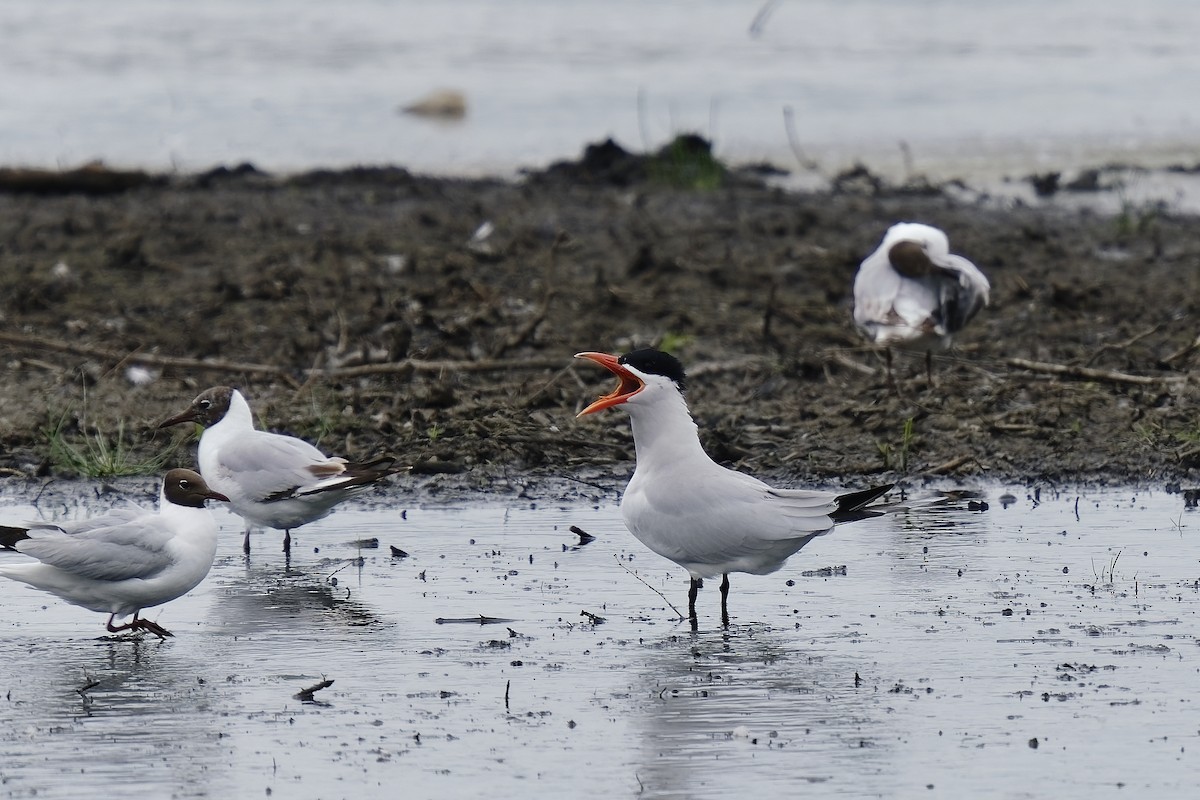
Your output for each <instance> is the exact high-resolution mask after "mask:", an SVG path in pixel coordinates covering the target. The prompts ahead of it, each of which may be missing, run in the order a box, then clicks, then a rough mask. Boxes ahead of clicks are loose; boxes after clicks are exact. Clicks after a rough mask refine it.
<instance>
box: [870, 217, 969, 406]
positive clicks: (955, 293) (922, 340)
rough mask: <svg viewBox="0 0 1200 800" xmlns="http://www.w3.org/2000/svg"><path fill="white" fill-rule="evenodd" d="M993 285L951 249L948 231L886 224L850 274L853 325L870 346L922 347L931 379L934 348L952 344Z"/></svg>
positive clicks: (902, 223) (915, 225)
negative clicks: (874, 245)
mask: <svg viewBox="0 0 1200 800" xmlns="http://www.w3.org/2000/svg"><path fill="white" fill-rule="evenodd" d="M990 290H991V285H990V284H989V283H988V279H987V278H986V277H984V275H983V273H982V272H980V271H979V269H978V268H977V267H976V266H975V265H974V264H972V263H971V262H970V261H968V260H967V259H965V258H963V257H962V256H957V255H954V254H952V253H951V252H950V241H949V240H948V239H947V238H946V234H945V233H943V232H942V231H940V230H938V229H937V228H934V227H932V226H930V225H924V224H921V223H919V222H901V223H898V224H896V225H893V226H892V227H890V228H888V231H887V233H886V234H885V235H884V237H883V242H882V243H881V244H880V245H879V247H878V248H876V250H875V252H873V253H871V255H869V256H867V257H866V259H865V260H864V261H863V262H862V264H861V265H860V266H859V268H858V274H857V275H856V276H855V277H854V323H855V324H856V325H857V326H858V327H859V329H860V330H861V331H862V332H863V333H864V334H865V335H866V336H867V338H869V339H870V340H871V341H872V342H873V343H874V344H876V345H879V346H882V347H884V348H887V350H886V353H887V359H888V374H889V376H890V374H891V356H892V351H891V348H893V347H900V348H903V349H907V350H917V351H921V350H924V351H925V368H926V372H927V373H928V377H929V379H930V382H931V383H932V380H933V365H932V358H933V357H932V351H933V350H934V349H938V350H944V349H946V348H947V347H949V346H950V342H951V339H952V338H953V336H954V334H955V333H957V332H958V331H960V330H962V329H963V327H964V326H965V325H966V324H967V323H968V322H969V321H970V320H971V318H972V317H973V316H975V314H976V313H978V311H979V309H981V308H983V307H984V306H986V305H987V303H988V293H989V291H990Z"/></svg>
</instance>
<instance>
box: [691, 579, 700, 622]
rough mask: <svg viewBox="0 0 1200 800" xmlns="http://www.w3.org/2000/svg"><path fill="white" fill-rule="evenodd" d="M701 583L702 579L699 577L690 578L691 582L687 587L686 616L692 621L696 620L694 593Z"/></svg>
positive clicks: (697, 590) (698, 589)
mask: <svg viewBox="0 0 1200 800" xmlns="http://www.w3.org/2000/svg"><path fill="white" fill-rule="evenodd" d="M703 585H704V581H702V580H700V579H699V578H692V584H691V586H689V587H688V617H689V618H690V619H691V620H692V622H695V621H696V594H697V593H698V592H699V591H700V587H701V586H703Z"/></svg>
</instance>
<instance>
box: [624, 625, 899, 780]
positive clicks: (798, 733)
mask: <svg viewBox="0 0 1200 800" xmlns="http://www.w3.org/2000/svg"><path fill="white" fill-rule="evenodd" d="M856 668H857V664H856V663H855V662H854V661H853V660H851V659H848V658H846V657H845V655H839V654H835V653H833V652H831V651H829V650H827V649H824V648H818V647H806V646H805V645H804V644H803V643H802V642H800V641H798V637H797V635H796V632H795V631H794V630H792V629H776V628H770V627H763V626H758V625H734V626H732V627H730V628H729V629H727V630H716V629H713V630H701V631H699V632H697V633H694V634H677V635H672V636H668V637H666V638H664V639H662V640H661V641H658V642H655V643H653V644H651V645H650V646H649V647H648V648H647V650H646V651H645V654H644V660H643V662H642V664H641V674H642V679H643V684H644V686H645V691H646V693H647V694H648V696H649V698H650V699H649V701H648V702H647V703H646V705H645V707H644V708H643V709H642V710H641V711H642V713H641V714H640V715H639V717H638V721H637V726H638V728H639V731H638V735H639V741H640V747H639V750H640V756H639V760H638V766H637V774H638V777H639V779H640V780H641V782H642V785H643V786H644V794H643V795H642V796H644V797H697V796H702V795H703V796H713V795H720V794H723V793H729V794H730V795H731V796H735V795H736V794H738V793H739V792H741V791H743V790H744V788H745V781H746V780H747V778H748V777H749V775H750V773H749V772H747V770H752V771H753V782H754V786H755V787H756V791H757V790H758V789H760V788H761V789H765V790H768V791H770V790H772V789H774V790H775V791H778V792H780V793H781V796H783V795H787V794H789V793H790V792H794V791H795V790H796V788H797V787H798V786H801V785H804V784H830V786H828V787H826V789H825V790H824V791H831V790H836V791H848V790H854V789H856V788H861V785H860V784H858V783H853V784H852V785H849V786H847V785H844V781H845V773H844V772H843V765H842V764H840V761H841V760H842V759H843V758H847V759H849V758H853V760H854V762H855V770H856V772H858V773H860V774H861V773H863V772H867V773H871V772H877V771H879V770H880V769H881V768H882V763H883V762H884V761H886V759H887V758H888V755H887V751H888V748H887V745H886V739H887V736H888V731H887V728H888V724H887V722H886V719H885V715H884V714H883V713H882V712H881V711H880V710H879V709H878V707H877V705H876V703H875V701H874V698H873V692H872V690H871V689H869V688H864V687H862V686H861V685H856V676H857V671H856ZM834 787H838V788H837V789H835V788H834Z"/></svg>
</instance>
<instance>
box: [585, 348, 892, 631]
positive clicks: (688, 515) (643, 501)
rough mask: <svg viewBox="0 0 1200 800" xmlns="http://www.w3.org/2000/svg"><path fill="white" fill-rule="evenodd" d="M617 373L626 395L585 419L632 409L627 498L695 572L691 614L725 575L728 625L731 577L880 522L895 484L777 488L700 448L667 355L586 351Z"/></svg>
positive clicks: (644, 538) (641, 530)
mask: <svg viewBox="0 0 1200 800" xmlns="http://www.w3.org/2000/svg"><path fill="white" fill-rule="evenodd" d="M575 357H576V358H585V359H588V360H589V361H594V362H595V363H597V364H599V365H600V366H602V367H604V368H605V369H607V370H609V371H610V372H612V373H613V374H614V375H616V376H617V379H618V383H617V387H616V389H614V390H613V391H612V392H610V393H609V394H606V395H604V396H603V397H601V398H600V399H598V400H596V401H595V402H594V403H592V404H591V405H589V406H588V407H587V408H585V409H583V411H581V412H579V416H581V417H582V416H583V415H585V414H593V413H595V412H597V411H601V410H603V409H606V408H614V407H617V406H619V407H621V408H622V409H624V410H625V411H628V412H629V419H630V423H631V425H632V427H633V443H634V449H635V451H636V455H637V466H636V467H635V469H634V471H633V477H632V478H631V479H630V481H629V486H627V487H626V489H625V493H624V495H622V497H621V517H622V518H623V519H624V521H625V526H626V527H627V528H629V531H630V532H631V533H632V534H633V535H634V536H635V537H637V538H638V540H640V541H641V542H642V544H644V545H646V546H647V547H649V548H650V549H651V550H653V551H654V552H655V553H658V554H659V555H661V556H664V557H665V558H669V559H670V560H671V561H674V562H675V563H676V564H678V565H679V566H681V567H683V568H684V569H686V570H687V571H688V574H689V575H690V576H691V585H690V587H689V591H688V613H689V616H690V617H691V619H692V621H693V622H694V621H695V619H696V592H697V590H698V589H699V588H700V586H701V581H702V579H704V578H711V577H715V576H717V575H720V576H721V619H722V621H723V622H724V623H726V624H728V622H729V606H728V599H729V573H731V572H748V573H751V574H753V575H766V574H768V573H771V572H774V571H775V570H777V569H779V568H780V567H782V566H783V564H784V562H785V561H787V559H788V558H789V557H790V556H792V555H793V554H794V553H795V552H796V551H797V550H799V549H800V548H802V547H804V545H806V544H808V543H809V542H810V541H811V540H812V539H813V538H814V537H816V536H820V535H821V534H824V533H828V532H829V531H830V530H832V529H833V526H834V524H835V523H837V522H844V521H850V520H851V519H861V518H863V517H866V516H873V515H874V514H873V513H872V512H871V511H863V508H864V506H866V505H867V504H868V503H871V502H872V501H874V500H875V499H877V498H879V497H881V496H882V495H884V494H885V493H886V492H887V491H888V490H889V489H891V488H892V484H888V485H886V486H877V487H874V488H871V489H865V490H863V491H858V492H851V493H848V494H837V493H834V492H824V491H813V490H808V489H776V488H774V487H772V486H768V485H767V484H765V483H763V482H762V481H760V480H758V479H757V478H754V477H751V476H749V475H746V474H744V473H741V472H737V471H735V470H732V469H728V468H727V467H723V466H721V465H720V464H717V463H716V462H715V461H713V460H712V459H711V458H709V457H708V454H707V453H705V452H704V448H703V447H702V446H701V444H700V437H699V434H698V433H697V429H696V423H695V422H694V421H693V420H692V416H691V414H690V413H689V412H688V407H687V403H686V402H685V401H684V397H683V392H684V388H685V386H686V378H685V376H684V372H683V366H682V365H681V364H680V363H679V361H678V360H676V359H675V358H674V357H673V356H670V355H668V354H666V353H663V352H660V351H658V350H650V349H646V350H635V351H633V352H632V353H628V354H626V355H623V356H621V357H619V358H618V357H617V356H612V355H608V354H607V353H578V354H576V356H575Z"/></svg>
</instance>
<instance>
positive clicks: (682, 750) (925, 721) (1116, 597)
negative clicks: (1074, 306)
mask: <svg viewBox="0 0 1200 800" xmlns="http://www.w3.org/2000/svg"><path fill="white" fill-rule="evenodd" d="M1003 493H1004V492H1003V490H1002V489H999V488H996V489H992V490H989V491H988V492H986V495H987V501H988V502H989V504H990V508H989V509H988V510H987V511H983V512H979V511H970V510H968V509H967V508H966V506H965V505H962V504H954V505H953V506H950V507H947V508H942V509H937V510H929V509H927V510H922V511H913V512H909V513H907V514H905V515H895V516H890V517H885V518H881V519H877V520H869V521H864V522H860V523H855V524H853V525H850V526H845V527H843V528H839V529H838V530H837V531H836V532H835V533H833V534H832V535H829V536H824V537H820V538H818V539H816V540H814V542H813V543H812V544H811V545H809V546H808V547H807V548H805V549H804V550H803V551H801V553H800V554H798V555H797V556H796V557H794V558H793V559H792V561H791V562H790V563H789V565H788V566H787V567H785V569H784V570H783V571H781V572H779V573H776V574H775V575H770V576H763V577H753V576H746V575H735V576H733V578H732V582H733V591H732V593H731V597H730V607H731V612H732V614H733V616H734V620H733V624H732V625H731V627H730V628H729V629H728V630H723V629H722V628H721V627H720V626H719V611H718V609H719V597H718V594H717V592H716V590H715V587H708V588H706V590H705V591H703V592H702V593H701V596H700V603H699V610H700V623H699V630H697V631H696V632H692V631H690V629H689V628H688V626H687V625H686V624H683V623H679V622H677V621H676V620H675V618H674V614H673V613H672V612H671V610H670V609H669V608H668V606H667V603H666V602H664V600H663V599H662V598H660V597H659V596H658V595H656V594H655V593H654V592H653V591H652V590H651V588H648V587H647V586H646V585H644V584H643V583H641V582H640V581H639V579H638V578H635V577H634V576H633V575H632V574H631V573H630V572H628V571H626V569H623V568H622V566H624V567H626V568H628V569H629V570H633V571H636V573H637V575H638V576H639V577H640V578H641V579H643V580H645V581H646V582H647V583H648V584H649V586H650V587H654V588H655V589H659V590H661V591H663V592H664V593H665V594H666V598H667V599H668V600H670V601H671V602H673V603H675V604H676V605H682V604H683V603H685V602H686V599H685V596H684V595H685V593H686V587H687V581H686V576H685V574H684V573H683V572H682V571H681V570H678V569H676V568H674V567H673V566H671V565H669V564H668V563H667V562H665V561H662V560H661V559H659V558H657V557H656V556H654V555H653V554H651V553H649V552H648V551H646V550H645V549H644V548H642V547H641V546H640V545H639V544H638V543H637V542H636V541H634V540H633V539H632V538H631V537H630V536H629V534H628V533H626V532H625V530H624V528H623V526H622V525H621V523H620V521H619V517H618V515H617V512H616V508H615V506H614V505H613V504H610V503H608V502H604V503H601V504H600V505H598V506H592V505H586V504H578V505H567V506H561V507H560V506H556V505H555V506H551V505H542V506H539V507H531V505H530V504H528V503H526V504H515V503H510V504H509V505H508V506H507V507H505V506H501V505H497V504H492V505H481V506H471V507H464V508H447V507H429V508H410V509H408V510H407V511H406V512H405V513H404V515H403V517H406V518H402V514H401V512H400V511H398V510H382V509H377V508H365V507H356V508H344V509H342V510H339V511H338V512H336V513H335V514H334V515H333V516H331V517H329V518H328V519H326V520H323V521H321V522H318V523H315V524H313V525H312V526H309V527H308V528H305V529H301V531H300V532H299V534H300V535H299V536H297V537H296V539H297V541H296V545H295V548H294V550H293V555H292V557H291V559H290V565H289V563H288V562H287V561H286V560H285V558H284V557H283V555H282V554H281V553H280V552H278V546H279V537H278V535H277V534H275V533H264V534H261V535H258V536H256V537H255V538H254V544H255V547H256V550H255V552H254V553H253V554H252V555H251V556H250V558H249V559H246V558H244V557H243V556H242V555H241V553H240V552H238V550H239V544H240V538H241V537H240V525H239V524H238V522H237V521H236V520H235V519H234V518H233V517H231V516H230V515H229V514H228V513H226V512H224V511H221V512H220V513H219V518H220V520H221V522H222V529H223V531H224V532H225V533H226V534H227V535H226V537H225V539H224V540H223V541H224V546H223V549H222V551H221V552H220V554H219V556H218V561H217V563H216V565H215V567H214V569H213V572H212V574H211V575H210V577H209V579H208V580H207V581H206V582H205V583H204V584H202V585H201V586H200V587H198V588H197V589H196V590H195V591H193V592H192V593H191V594H190V595H188V596H187V597H185V598H182V599H180V600H177V601H175V602H173V603H170V604H168V605H166V606H164V607H162V608H161V609H158V610H154V611H152V612H150V614H149V615H148V616H149V617H150V618H151V619H157V620H158V621H159V622H160V623H161V624H163V625H165V626H166V627H168V628H170V629H172V630H173V631H174V632H175V634H176V637H175V638H174V639H170V640H167V641H164V642H158V641H156V640H154V639H152V638H151V639H146V640H143V641H130V640H112V639H102V638H99V637H98V634H100V633H101V632H102V623H103V617H102V615H98V614H92V613H90V612H86V611H83V610H81V609H77V608H75V607H72V606H68V605H66V604H65V603H62V602H60V601H58V600H57V599H55V598H52V597H50V596H48V595H43V594H41V593H38V592H35V591H32V590H29V589H27V588H25V587H23V586H19V585H16V584H5V585H3V586H0V597H3V603H4V608H5V611H6V613H5V617H4V621H3V622H2V623H0V634H2V636H3V640H4V646H3V647H0V676H3V682H2V683H0V692H2V693H3V694H0V748H2V752H3V754H4V757H3V759H0V787H2V790H3V794H4V796H7V797H33V796H35V795H36V796H37V797H40V798H46V797H52V798H57V797H62V798H74V797H79V796H81V795H83V794H84V793H86V792H93V791H94V790H95V787H96V786H97V785H99V786H104V787H106V790H107V791H108V792H110V793H112V794H116V793H118V792H125V793H127V794H130V795H135V794H138V795H142V796H168V795H170V796H180V797H207V796H212V797H264V796H267V794H268V792H270V793H278V794H279V796H285V797H323V798H328V797H355V796H357V797H361V796H381V795H383V793H384V792H387V793H389V794H391V793H394V792H395V791H397V788H398V787H401V786H403V787H405V788H406V789H407V792H406V794H407V796H413V797H428V796H435V795H436V796H446V797H522V798H527V797H566V796H583V795H586V794H588V793H589V792H591V793H594V792H596V791H599V790H601V789H603V791H605V792H606V793H610V794H612V795H614V796H640V797H655V798H668V797H718V796H730V794H731V793H734V792H742V793H744V792H745V791H746V790H747V789H750V790H752V791H755V792H756V793H757V792H761V791H762V790H769V789H773V790H776V791H778V792H781V793H784V794H781V795H780V796H795V795H796V794H798V793H799V792H801V791H813V792H817V793H819V794H820V795H822V796H847V797H850V796H853V797H860V796H880V797H911V796H914V795H920V796H938V797H989V796H1003V797H1056V798H1076V797H1078V798H1091V797H1094V796H1105V795H1109V794H1114V795H1115V794H1121V795H1122V796H1160V797H1169V796H1187V795H1188V794H1189V793H1190V792H1191V791H1192V790H1193V788H1194V786H1195V784H1196V781H1197V780H1198V779H1200V759H1198V758H1197V752H1198V751H1200V742H1198V741H1197V737H1198V736H1200V724H1198V723H1197V721H1196V719H1197V717H1196V707H1195V703H1196V702H1197V699H1198V698H1200V692H1198V690H1197V689H1196V686H1197V669H1198V668H1200V650H1198V648H1197V640H1196V616H1197V612H1198V610H1200V584H1198V583H1197V580H1198V579H1200V563H1198V561H1197V558H1198V554H1200V549H1198V548H1197V547H1196V545H1195V544H1194V540H1195V536H1196V534H1197V531H1198V530H1200V517H1198V516H1197V515H1196V513H1195V512H1192V511H1185V510H1184V507H1183V501H1182V499H1181V498H1180V497H1179V496H1178V495H1168V494H1163V493H1155V492H1135V491H1131V490H1121V491H1093V490H1087V491H1080V492H1066V493H1061V494H1056V495H1051V494H1048V493H1047V492H1042V493H1041V495H1040V502H1036V500H1035V498H1034V497H1033V496H1032V495H1031V494H1029V493H1028V492H1026V491H1025V490H1017V489H1014V490H1012V494H1013V495H1014V496H1015V497H1014V498H1013V500H1014V502H1012V503H1011V504H1010V505H1009V506H1008V507H1007V508H1005V507H1003V506H1004V504H1003V503H1001V502H1000V501H999V497H1000V495H1002V494H1003ZM87 505H88V504H87V503H84V504H82V505H81V507H80V508H66V509H60V510H59V513H66V514H74V513H85V511H84V510H83V508H84V507H86V506H87ZM35 515H36V512H35V510H34V509H32V508H31V507H29V506H27V505H22V504H20V498H18V502H17V504H16V505H12V504H10V505H9V506H8V507H6V509H5V513H4V519H5V520H6V521H11V520H14V519H24V518H28V517H31V516H35ZM571 525H576V526H579V527H580V528H582V529H584V530H586V531H588V532H590V533H592V534H593V535H595V536H596V537H597V538H596V541H594V542H592V543H590V544H588V545H586V546H582V547H577V546H576V545H575V542H576V541H577V538H576V537H575V535H574V534H572V533H571V532H570V531H569V530H568V527H569V526H571ZM373 537H377V538H378V540H379V547H378V548H377V549H372V548H363V547H361V546H359V545H357V544H355V541H354V540H358V539H370V538H373ZM390 546H396V547H400V548H403V549H404V550H405V551H407V552H408V553H409V554H410V555H409V556H408V557H406V558H393V557H391V556H390V551H389V547H390ZM315 550H319V552H315ZM15 558H19V556H16V555H14V554H0V559H5V560H7V559H15ZM360 558H361V561H360V560H359V559H360ZM843 566H844V567H845V570H844V574H843V571H842V570H840V569H837V568H838V567H843ZM822 568H834V569H832V570H828V571H826V572H824V573H822V572H821V569H822ZM806 573H808V574H806ZM789 584H790V585H789ZM581 612H588V613H590V614H594V615H598V616H600V617H603V622H594V621H593V620H592V619H591V618H589V617H588V616H587V615H585V614H581ZM480 615H485V616H487V617H492V618H500V619H501V620H503V621H500V622H496V623H494V624H480V623H479V622H478V621H472V622H462V621H454V620H466V619H472V620H474V619H476V618H478V617H479V616H480ZM322 678H329V679H332V680H333V681H334V683H333V685H332V686H330V687H328V688H326V689H324V690H321V691H319V692H317V693H316V695H315V698H316V702H311V703H306V702H302V701H300V700H297V699H295V698H294V695H295V694H296V693H297V692H298V691H299V690H300V689H302V688H303V687H305V686H309V685H312V684H315V683H316V682H317V681H319V680H321V679H322ZM93 680H94V681H98V685H96V686H94V687H93V688H91V689H90V690H88V691H87V692H86V693H85V694H86V697H85V696H81V694H80V693H78V692H77V691H76V690H77V689H78V688H79V687H82V686H83V685H84V684H85V682H89V681H93ZM1034 741H1036V745H1037V746H1036V747H1034V746H1033V743H1034ZM928 787H933V791H932V792H931V791H930V790H929V788H928ZM1118 787H1123V789H1124V791H1121V790H1119V788H1118ZM1130 791H1132V794H1130Z"/></svg>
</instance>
